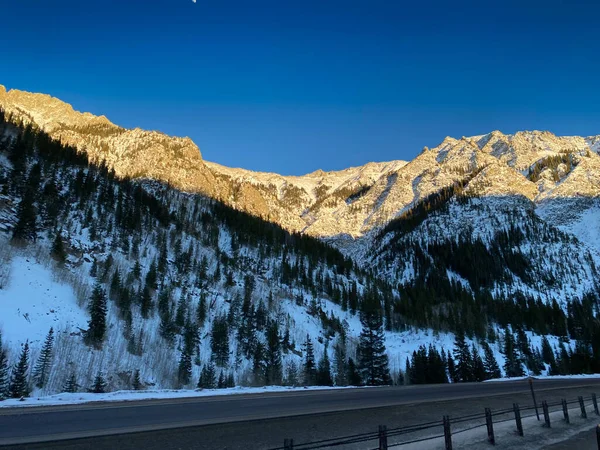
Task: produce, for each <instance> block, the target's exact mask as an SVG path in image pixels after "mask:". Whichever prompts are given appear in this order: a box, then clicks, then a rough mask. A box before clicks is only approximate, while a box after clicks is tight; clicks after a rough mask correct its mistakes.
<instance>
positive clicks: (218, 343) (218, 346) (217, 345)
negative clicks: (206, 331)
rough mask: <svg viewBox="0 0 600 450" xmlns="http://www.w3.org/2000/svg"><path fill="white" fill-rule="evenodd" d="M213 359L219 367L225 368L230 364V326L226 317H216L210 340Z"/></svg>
mask: <svg viewBox="0 0 600 450" xmlns="http://www.w3.org/2000/svg"><path fill="white" fill-rule="evenodd" d="M210 346H211V350H212V357H213V360H214V361H215V363H216V364H217V367H225V366H227V363H228V362H229V326H228V324H227V318H226V317H225V316H219V317H215V320H214V321H213V325H212V332H211V338H210Z"/></svg>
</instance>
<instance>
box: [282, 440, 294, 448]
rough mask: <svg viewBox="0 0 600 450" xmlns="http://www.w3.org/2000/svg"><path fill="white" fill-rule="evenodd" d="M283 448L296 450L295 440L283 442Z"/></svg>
mask: <svg viewBox="0 0 600 450" xmlns="http://www.w3.org/2000/svg"><path fill="white" fill-rule="evenodd" d="M283 448H284V450H294V440H293V439H284V440H283Z"/></svg>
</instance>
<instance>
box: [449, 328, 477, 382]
mask: <svg viewBox="0 0 600 450" xmlns="http://www.w3.org/2000/svg"><path fill="white" fill-rule="evenodd" d="M454 361H455V381H462V382H466V381H475V380H474V376H473V358H472V354H471V352H470V351H469V345H468V344H467V342H466V340H465V334H464V332H463V331H462V330H459V331H458V332H457V333H456V336H455V338H454Z"/></svg>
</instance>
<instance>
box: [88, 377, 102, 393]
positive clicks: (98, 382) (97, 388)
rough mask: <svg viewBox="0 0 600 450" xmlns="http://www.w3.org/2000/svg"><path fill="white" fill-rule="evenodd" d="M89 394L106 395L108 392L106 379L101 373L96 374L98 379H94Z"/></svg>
mask: <svg viewBox="0 0 600 450" xmlns="http://www.w3.org/2000/svg"><path fill="white" fill-rule="evenodd" d="M89 392H92V393H94V394H104V393H105V392H106V380H105V379H104V375H102V372H100V371H99V372H98V373H97V374H96V377H95V378H94V384H92V387H91V388H90V389H89Z"/></svg>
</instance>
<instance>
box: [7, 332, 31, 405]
mask: <svg viewBox="0 0 600 450" xmlns="http://www.w3.org/2000/svg"><path fill="white" fill-rule="evenodd" d="M28 371H29V342H25V345H24V346H23V350H22V351H21V356H20V357H19V361H18V362H17V364H16V365H15V367H14V368H13V371H12V374H11V378H10V385H9V387H8V396H9V397H10V398H21V397H28V396H29V385H28V383H27V372H28Z"/></svg>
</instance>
